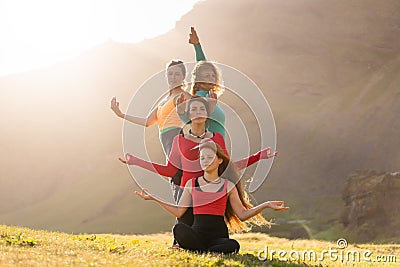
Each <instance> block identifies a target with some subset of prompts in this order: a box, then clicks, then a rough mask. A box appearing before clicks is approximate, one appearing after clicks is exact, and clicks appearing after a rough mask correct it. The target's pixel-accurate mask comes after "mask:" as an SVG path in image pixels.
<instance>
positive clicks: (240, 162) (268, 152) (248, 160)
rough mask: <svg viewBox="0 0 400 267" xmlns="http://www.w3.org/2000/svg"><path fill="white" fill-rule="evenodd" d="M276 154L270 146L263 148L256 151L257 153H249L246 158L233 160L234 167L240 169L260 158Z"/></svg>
mask: <svg viewBox="0 0 400 267" xmlns="http://www.w3.org/2000/svg"><path fill="white" fill-rule="evenodd" d="M277 155H278V151H275V152H272V149H271V148H270V147H267V148H265V149H263V150H260V151H258V152H257V153H255V154H253V155H250V156H249V157H247V158H244V159H241V160H238V161H235V162H234V164H235V166H236V168H238V169H239V170H242V169H244V168H246V167H249V166H251V165H253V164H254V163H256V162H258V161H260V160H262V159H269V158H272V157H275V156H277Z"/></svg>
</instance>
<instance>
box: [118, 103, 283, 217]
mask: <svg viewBox="0 0 400 267" xmlns="http://www.w3.org/2000/svg"><path fill="white" fill-rule="evenodd" d="M188 101H189V104H188V109H189V110H188V112H189V118H190V120H191V122H190V129H189V131H188V133H187V134H179V135H177V136H176V137H175V138H174V140H173V142H172V149H171V154H170V156H169V158H168V163H167V165H162V164H157V163H153V162H149V161H146V160H143V159H140V158H138V157H136V156H133V155H132V154H129V153H127V154H126V155H125V159H122V158H119V160H120V161H121V162H123V163H126V164H129V165H136V166H139V167H142V168H144V169H147V170H150V171H152V172H155V173H158V174H160V175H162V176H166V177H173V176H174V174H175V173H176V172H177V171H178V170H179V166H181V169H182V178H181V180H180V181H174V184H175V188H174V190H173V191H174V199H175V201H176V203H178V202H179V198H180V196H181V194H182V192H183V190H182V189H183V188H184V186H185V185H186V183H187V182H188V181H189V180H190V179H191V178H193V177H199V176H201V175H203V170H202V168H201V166H200V162H199V154H198V150H196V149H193V148H194V147H196V146H197V145H198V144H199V143H200V141H201V140H204V139H211V140H212V141H214V142H215V143H217V144H218V145H220V146H221V147H222V149H223V150H224V153H225V154H227V155H228V154H229V153H228V152H227V150H226V146H225V141H224V138H223V137H222V135H221V134H220V133H212V132H209V131H207V129H206V120H207V118H208V115H209V109H208V102H207V100H206V99H204V98H203V97H199V96H194V97H193V98H191V99H190V100H188ZM275 155H276V152H275V153H272V150H271V148H267V149H264V150H261V151H259V152H258V153H256V154H253V155H251V156H249V157H248V158H245V159H242V160H239V161H236V162H235V165H236V167H237V168H238V169H243V168H245V167H247V166H250V165H252V164H254V163H255V162H257V161H259V160H260V159H268V158H270V157H273V156H275ZM178 221H180V222H184V223H186V224H188V225H192V223H193V213H192V210H191V208H190V209H188V210H187V212H186V214H185V215H184V216H182V217H181V218H180V219H179V220H178Z"/></svg>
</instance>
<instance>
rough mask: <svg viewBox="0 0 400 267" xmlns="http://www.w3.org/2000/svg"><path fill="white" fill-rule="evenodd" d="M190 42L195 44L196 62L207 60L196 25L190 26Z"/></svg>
mask: <svg viewBox="0 0 400 267" xmlns="http://www.w3.org/2000/svg"><path fill="white" fill-rule="evenodd" d="M189 44H192V45H193V46H194V51H195V54H196V62H199V61H205V60H206V56H205V55H204V52H203V49H202V48H201V44H200V39H199V36H198V35H197V32H196V30H195V29H194V27H190V33H189Z"/></svg>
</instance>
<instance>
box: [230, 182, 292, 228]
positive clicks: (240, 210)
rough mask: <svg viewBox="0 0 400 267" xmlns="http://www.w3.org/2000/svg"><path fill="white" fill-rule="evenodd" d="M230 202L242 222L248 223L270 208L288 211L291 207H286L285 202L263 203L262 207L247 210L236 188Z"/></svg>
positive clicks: (231, 194)
mask: <svg viewBox="0 0 400 267" xmlns="http://www.w3.org/2000/svg"><path fill="white" fill-rule="evenodd" d="M229 201H230V203H231V206H232V209H233V211H234V212H235V213H236V215H237V216H238V218H239V219H240V220H241V221H246V220H248V219H250V218H251V217H253V216H255V215H257V214H259V213H260V212H261V211H263V210H264V209H266V208H270V209H273V210H287V209H289V207H285V202H284V201H267V202H264V203H261V204H260V205H257V206H255V207H253V208H251V209H246V208H245V207H244V206H243V204H242V202H241V201H240V198H239V193H238V191H237V189H236V186H235V187H234V188H233V190H232V191H231V192H230V193H229Z"/></svg>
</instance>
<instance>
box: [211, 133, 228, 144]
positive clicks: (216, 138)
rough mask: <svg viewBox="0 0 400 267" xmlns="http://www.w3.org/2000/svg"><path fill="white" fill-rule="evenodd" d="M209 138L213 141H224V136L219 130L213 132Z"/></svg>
mask: <svg viewBox="0 0 400 267" xmlns="http://www.w3.org/2000/svg"><path fill="white" fill-rule="evenodd" d="M211 139H213V140H214V142H224V143H225V139H224V137H223V136H222V134H221V133H219V132H214V136H213V137H212V138H211Z"/></svg>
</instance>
